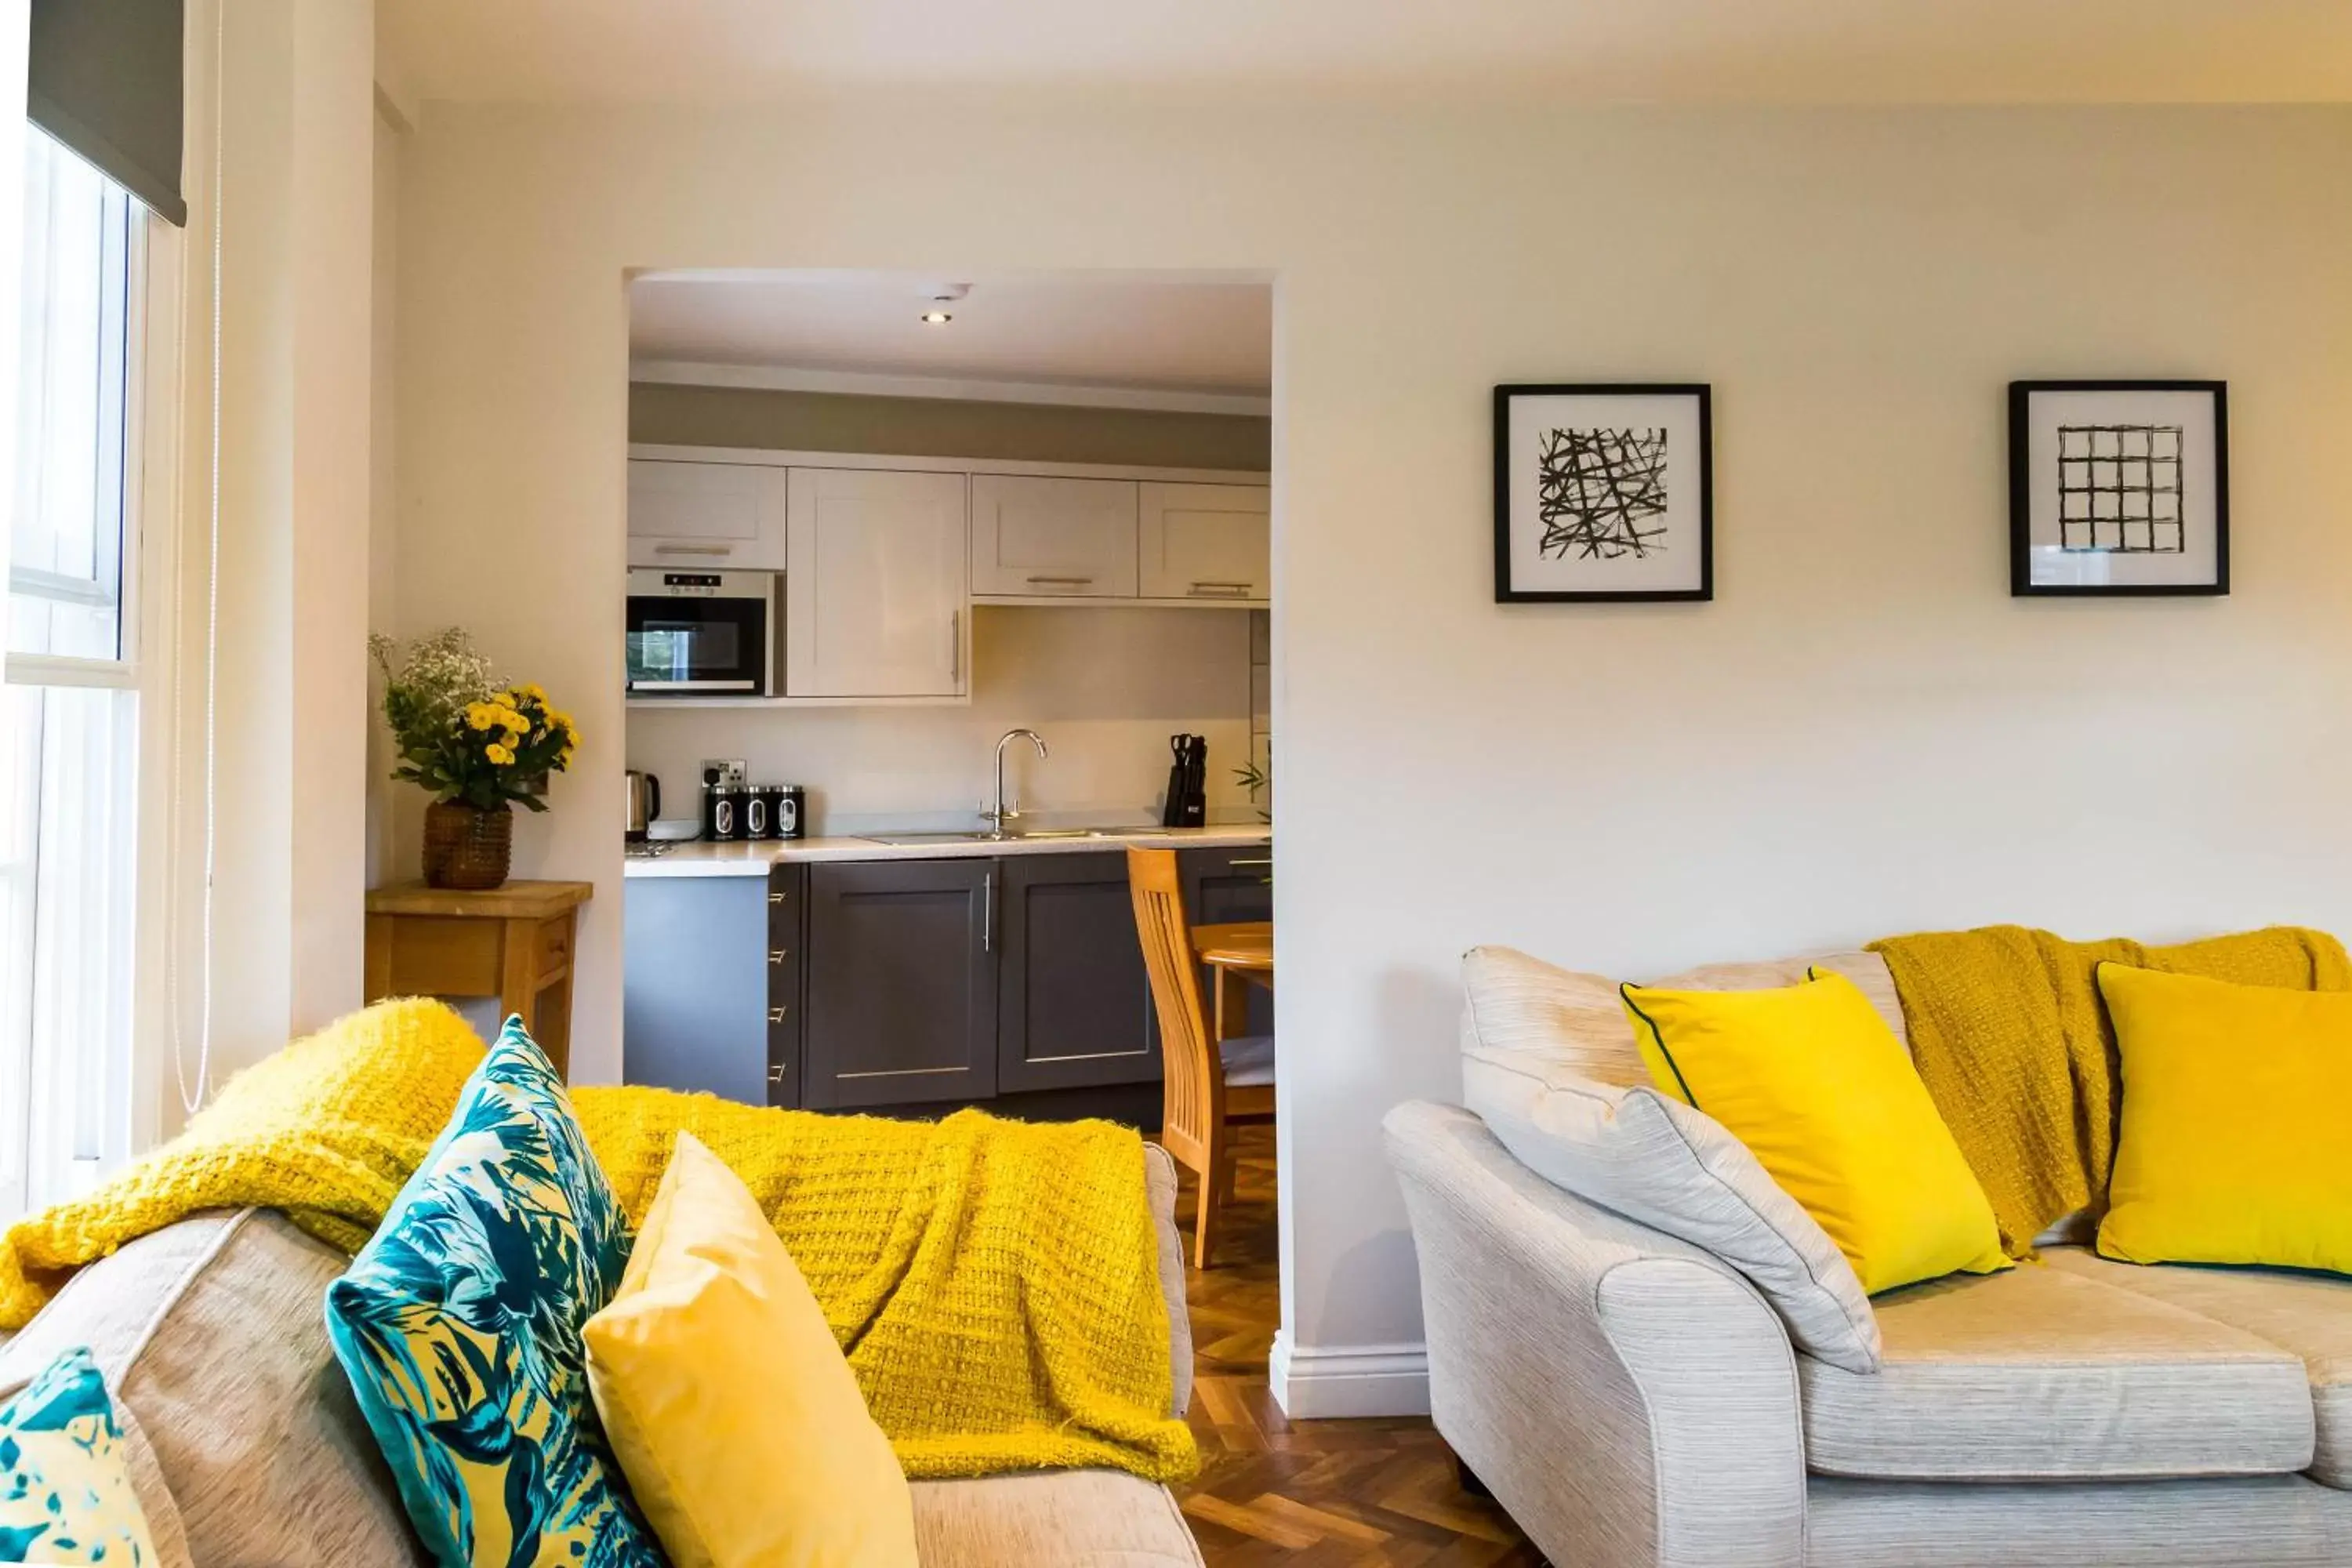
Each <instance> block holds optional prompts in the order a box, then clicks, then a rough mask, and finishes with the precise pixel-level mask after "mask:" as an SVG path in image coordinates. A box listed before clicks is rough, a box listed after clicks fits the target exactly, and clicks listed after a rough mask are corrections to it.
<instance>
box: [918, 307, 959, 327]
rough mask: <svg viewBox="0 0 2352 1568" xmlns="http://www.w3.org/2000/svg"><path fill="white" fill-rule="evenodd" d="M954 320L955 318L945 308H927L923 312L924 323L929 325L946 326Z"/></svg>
mask: <svg viewBox="0 0 2352 1568" xmlns="http://www.w3.org/2000/svg"><path fill="white" fill-rule="evenodd" d="M954 320H955V318H954V317H953V316H950V315H949V314H948V313H947V312H946V311H945V310H926V311H924V312H923V325H925V326H927V327H944V326H946V325H947V324H948V323H949V322H950V321H954Z"/></svg>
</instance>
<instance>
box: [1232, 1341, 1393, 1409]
mask: <svg viewBox="0 0 2352 1568" xmlns="http://www.w3.org/2000/svg"><path fill="white" fill-rule="evenodd" d="M1265 1375H1266V1383H1267V1385H1268V1386H1269V1387H1270V1388H1271V1389H1272V1391H1273V1394H1274V1400H1275V1403H1276V1404H1277V1405H1281V1406H1282V1413H1283V1414H1284V1415H1287V1416H1289V1417H1290V1418H1291V1419H1292V1420H1294V1421H1320V1420H1331V1419H1344V1418H1349V1417H1353V1416H1360V1415H1428V1414H1429V1348H1428V1347H1427V1346H1426V1345H1422V1344H1403V1345H1345V1346H1335V1347H1333V1348H1330V1349H1328V1350H1327V1349H1322V1348H1319V1347H1317V1346H1312V1345H1305V1346H1302V1345H1293V1344H1292V1343H1291V1342H1290V1336H1289V1334H1288V1333H1286V1332H1280V1331H1277V1332H1276V1334H1275V1336H1274V1349H1273V1350H1272V1351H1271V1352H1268V1353H1267V1355H1266V1358H1265Z"/></svg>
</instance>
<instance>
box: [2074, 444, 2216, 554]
mask: <svg viewBox="0 0 2352 1568" xmlns="http://www.w3.org/2000/svg"><path fill="white" fill-rule="evenodd" d="M2180 435H2181V428H2180V426H2178V425H2061V426H2058V547H2059V548H2060V549H2061V550H2074V551H2106V552H2124V553H2131V554H2147V553H2161V554H2179V553H2180V552H2183V551H2185V550H2187V549H2188V547H2189V546H2188V541H2187V539H2186V538H2185V536H2184V532H2183V530H2182V527H2181V520H2180V445H2181V441H2180Z"/></svg>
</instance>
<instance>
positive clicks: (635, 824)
mask: <svg viewBox="0 0 2352 1568" xmlns="http://www.w3.org/2000/svg"><path fill="white" fill-rule="evenodd" d="M628 796H629V827H628V833H627V835H626V841H627V842H628V843H631V844H643V843H644V842H645V841H646V833H647V831H648V830H649V829H651V828H652V826H653V825H654V822H655V820H656V818H658V817H659V816H661V780H659V779H657V778H656V777H654V775H653V774H651V773H639V772H638V771H637V770H636V769H635V768H631V769H630V770H629V787H628Z"/></svg>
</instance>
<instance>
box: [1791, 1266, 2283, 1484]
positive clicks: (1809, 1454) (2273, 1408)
mask: <svg viewBox="0 0 2352 1568" xmlns="http://www.w3.org/2000/svg"><path fill="white" fill-rule="evenodd" d="M1872 1304H1873V1305H1874V1307H1875V1308H1876V1310H1877V1314H1878V1327H1879V1333H1880V1338H1881V1347H1882V1348H1881V1350H1880V1365H1879V1370H1878V1372H1877V1373H1874V1374H1867V1375H1856V1374H1855V1373H1849V1372H1844V1371H1841V1370H1840V1369H1838V1368H1836V1367H1833V1366H1830V1365H1828V1364H1826V1363H1822V1362H1819V1361H1815V1360H1813V1359H1812V1358H1811V1357H1810V1356H1800V1357H1799V1358H1798V1363H1797V1370H1798V1377H1799V1382H1800V1384H1801V1391H1802V1397H1803V1402H1804V1426H1805V1458H1806V1462H1807V1463H1808V1464H1809V1465H1810V1466H1811V1468H1813V1469H1814V1470H1816V1471H1818V1472H1820V1473H1821V1474H1823V1475H1833V1476H1854V1477H1860V1478H1864V1479H1883V1480H2057V1479H2155V1478H2162V1477H2188V1476H2250V1475H2276V1474H2286V1473H2289V1472H2292V1471H2295V1470H2300V1469H2302V1468H2305V1466H2306V1465H2308V1464H2310V1463H2311V1455H2312V1445H2313V1420H2312V1405H2311V1394H2310V1392H2309V1389H2308V1387H2307V1385H2306V1384H2305V1378H2304V1367H2303V1363H2302V1362H2301V1360H2300V1359H2298V1358H2297V1357H2295V1356H2294V1355H2293V1354H2291V1353H2289V1352H2285V1351H2283V1350H2281V1349H2280V1348H2279V1347H2278V1346H2276V1345H2274V1344H2273V1343H2271V1342H2269V1341H2267V1340H2264V1339H2262V1338H2260V1337H2258V1336H2256V1335H2254V1334H2252V1333H2249V1332H2247V1331H2244V1330H2243V1329H2238V1328H2231V1327H2230V1326H2228V1325H2227V1324H2223V1323H2220V1322H2216V1321H2213V1320H2212V1319H2210V1318H2207V1317H2204V1316H2201V1315H2200V1314H2198V1313H2196V1312H2192V1311H2189V1310H2187V1309H2185V1308H2181V1307H2177V1306H2173V1305H2171V1304H2170V1303H2168V1302H2164V1301H2158V1300H2151V1299H2150V1298H2148V1297H2147V1296H2145V1295H2140V1294H2137V1293H2135V1292H2133V1291H2130V1290H2123V1289H2116V1288H2115V1287H2114V1286H2111V1285H2106V1284H2103V1283H2101V1282H2100V1281H2098V1280H2095V1279H2084V1278H2083V1277H2081V1276H2080V1275H2078V1274H2075V1273H2072V1272H2068V1271H2066V1270H2063V1269H2059V1268H2047V1267H2042V1266H2037V1265H2032V1264H2029V1265H2027V1266H2025V1267H2023V1268H2012V1269H2011V1270H2009V1271H2008V1272H2007V1273H2004V1274H1993V1275H1985V1276H1969V1277H1954V1278H1952V1279H1939V1280H1935V1281H1932V1282H1930V1283H1928V1284H1925V1285H1918V1286H1914V1287H1912V1288H1911V1289H1906V1290H1899V1291H1894V1292H1890V1293H1889V1294H1887V1295H1885V1296H1881V1297H1878V1298H1877V1299H1875V1300H1874V1302H1873V1303H1872Z"/></svg>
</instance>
